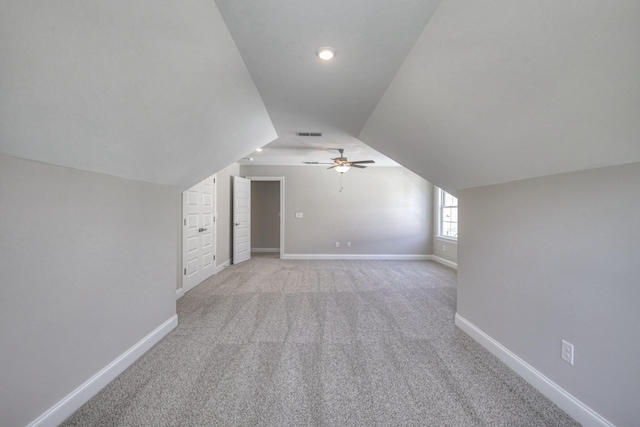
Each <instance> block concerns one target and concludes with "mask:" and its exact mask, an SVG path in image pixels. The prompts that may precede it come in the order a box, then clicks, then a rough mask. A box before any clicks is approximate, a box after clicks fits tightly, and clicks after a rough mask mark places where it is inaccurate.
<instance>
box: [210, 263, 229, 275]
mask: <svg viewBox="0 0 640 427" xmlns="http://www.w3.org/2000/svg"><path fill="white" fill-rule="evenodd" d="M230 265H231V260H227V261H225V262H223V263H222V264H220V265H218V266H216V272H215V273H213V274H218V273H220V272H221V271H222V270H224V269H225V268H227V267H229V266H230Z"/></svg>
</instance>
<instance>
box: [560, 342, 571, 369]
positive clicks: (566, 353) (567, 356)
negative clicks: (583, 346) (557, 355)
mask: <svg viewBox="0 0 640 427" xmlns="http://www.w3.org/2000/svg"><path fill="white" fill-rule="evenodd" d="M561 357H562V360H564V361H565V362H567V363H568V364H570V365H573V344H571V343H568V342H566V341H565V340H562V356H561Z"/></svg>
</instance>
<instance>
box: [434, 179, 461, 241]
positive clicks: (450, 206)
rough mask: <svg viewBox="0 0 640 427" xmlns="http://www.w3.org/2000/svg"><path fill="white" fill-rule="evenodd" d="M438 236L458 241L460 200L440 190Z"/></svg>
mask: <svg viewBox="0 0 640 427" xmlns="http://www.w3.org/2000/svg"><path fill="white" fill-rule="evenodd" d="M438 200H439V203H438V204H439V212H438V236H439V237H444V238H445V239H454V240H458V198H457V197H453V196H452V195H451V194H449V193H447V192H446V191H444V190H443V189H441V188H439V189H438Z"/></svg>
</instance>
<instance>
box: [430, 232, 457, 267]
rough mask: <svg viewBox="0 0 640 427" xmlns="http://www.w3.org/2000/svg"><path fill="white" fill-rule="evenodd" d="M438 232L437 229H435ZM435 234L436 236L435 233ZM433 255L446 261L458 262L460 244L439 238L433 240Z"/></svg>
mask: <svg viewBox="0 0 640 427" xmlns="http://www.w3.org/2000/svg"><path fill="white" fill-rule="evenodd" d="M434 230H437V228H434ZM434 234H436V233H435V232H434ZM433 254H434V255H435V256H438V257H440V258H443V259H446V260H447V261H451V262H455V263H457V262H458V244H457V243H453V242H449V241H446V240H442V239H439V238H438V237H434V238H433Z"/></svg>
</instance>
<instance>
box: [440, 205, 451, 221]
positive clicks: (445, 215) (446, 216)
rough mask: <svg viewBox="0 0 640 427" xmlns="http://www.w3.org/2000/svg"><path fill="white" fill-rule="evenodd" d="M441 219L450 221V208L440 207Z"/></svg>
mask: <svg viewBox="0 0 640 427" xmlns="http://www.w3.org/2000/svg"><path fill="white" fill-rule="evenodd" d="M442 221H443V222H444V221H451V208H443V209H442Z"/></svg>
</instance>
